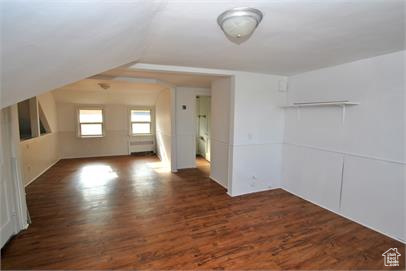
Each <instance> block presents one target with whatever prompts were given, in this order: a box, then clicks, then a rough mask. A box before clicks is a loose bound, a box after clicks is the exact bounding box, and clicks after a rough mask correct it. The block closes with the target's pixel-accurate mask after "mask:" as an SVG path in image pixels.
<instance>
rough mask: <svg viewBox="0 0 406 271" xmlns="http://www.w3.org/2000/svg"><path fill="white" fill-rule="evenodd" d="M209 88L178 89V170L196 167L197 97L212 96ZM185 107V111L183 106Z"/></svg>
mask: <svg viewBox="0 0 406 271" xmlns="http://www.w3.org/2000/svg"><path fill="white" fill-rule="evenodd" d="M210 93H211V92H210V89H207V88H191V87H177V88H176V138H177V142H178V144H177V168H178V169H182V168H193V167H196V96H198V95H202V96H210ZM183 105H185V106H186V109H185V110H184V109H183V108H182V106H183Z"/></svg>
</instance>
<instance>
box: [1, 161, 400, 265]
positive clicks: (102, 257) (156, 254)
mask: <svg viewBox="0 0 406 271" xmlns="http://www.w3.org/2000/svg"><path fill="white" fill-rule="evenodd" d="M27 203H28V206H29V210H30V214H31V217H32V222H33V223H32V225H30V227H29V228H28V230H26V231H24V232H22V233H20V234H19V235H18V236H16V237H15V238H13V239H12V240H11V241H10V242H9V243H8V244H7V245H6V247H5V248H3V249H2V255H1V260H2V261H1V267H2V269H99V270H100V269H161V270H168V269H171V270H173V269H183V270H185V269H261V270H264V269H266V270H269V269H273V270H281V269H307V270H309V269H360V270H361V269H362V270H365V269H371V270H372V269H373V270H382V269H390V268H387V267H385V266H384V265H383V263H384V262H383V257H382V255H381V254H382V253H383V252H385V251H386V250H387V249H389V248H392V247H397V248H398V249H399V252H400V253H401V254H402V256H401V264H402V265H401V266H400V267H398V268H392V269H404V268H405V265H404V259H405V258H404V255H405V245H404V244H401V243H400V242H397V241H395V240H392V239H390V238H388V237H386V236H383V235H381V234H379V233H377V232H374V231H372V230H369V229H367V228H365V227H363V226H361V225H358V224H356V223H354V222H352V221H349V220H347V219H345V218H342V217H340V216H338V215H336V214H334V213H331V212H329V211H327V210H324V209H322V208H320V207H318V206H316V205H314V204H311V203H309V202H306V201H304V200H302V199H300V198H298V197H296V196H294V195H291V194H289V193H288V192H285V191H283V190H281V189H276V190H272V191H266V192H261V193H255V194H249V195H244V196H239V197H234V198H231V197H229V196H228V195H227V194H226V190H225V189H224V188H223V187H221V186H220V185H218V184H217V183H215V182H214V181H212V180H210V178H209V165H208V163H207V162H206V161H205V160H204V159H199V160H198V167H197V168H196V169H186V170H181V171H179V172H177V173H171V172H168V171H166V170H165V169H164V168H161V167H160V163H159V160H158V159H157V158H156V157H153V156H152V157H133V156H120V157H107V158H89V159H71V160H62V161H60V162H59V163H57V164H56V165H55V166H53V167H52V168H51V169H50V170H48V171H47V172H45V173H44V174H43V175H41V176H40V177H39V178H38V180H36V181H35V182H34V183H32V184H31V185H30V186H28V188H27Z"/></svg>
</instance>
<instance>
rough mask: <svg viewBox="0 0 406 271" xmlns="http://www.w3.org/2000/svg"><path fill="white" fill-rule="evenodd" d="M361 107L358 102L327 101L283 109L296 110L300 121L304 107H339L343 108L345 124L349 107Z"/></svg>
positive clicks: (304, 103) (287, 106)
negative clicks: (346, 111)
mask: <svg viewBox="0 0 406 271" xmlns="http://www.w3.org/2000/svg"><path fill="white" fill-rule="evenodd" d="M354 105H359V103H356V102H350V101H325V102H296V103H293V104H291V105H284V106H281V107H282V108H296V110H297V111H296V112H297V116H298V119H300V108H302V107H331V106H338V107H341V112H342V122H343V123H344V122H345V109H346V107H347V106H354Z"/></svg>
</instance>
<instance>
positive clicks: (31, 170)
mask: <svg viewBox="0 0 406 271" xmlns="http://www.w3.org/2000/svg"><path fill="white" fill-rule="evenodd" d="M37 98H38V103H39V104H40V105H41V107H42V110H43V111H44V114H45V116H46V118H47V120H48V124H49V126H50V128H51V132H50V133H48V134H45V135H41V136H39V137H34V138H31V139H28V140H24V141H21V142H20V149H21V161H22V163H21V170H22V174H23V180H24V184H25V185H28V184H29V183H31V182H32V181H34V180H35V179H36V178H37V177H38V176H39V175H41V174H42V173H43V172H44V171H46V170H47V169H48V168H49V167H51V166H52V165H53V164H55V163H56V162H58V160H59V159H60V153H59V150H58V126H57V113H56V104H55V100H54V97H53V95H52V93H51V92H47V93H45V94H43V95H41V96H38V97H37Z"/></svg>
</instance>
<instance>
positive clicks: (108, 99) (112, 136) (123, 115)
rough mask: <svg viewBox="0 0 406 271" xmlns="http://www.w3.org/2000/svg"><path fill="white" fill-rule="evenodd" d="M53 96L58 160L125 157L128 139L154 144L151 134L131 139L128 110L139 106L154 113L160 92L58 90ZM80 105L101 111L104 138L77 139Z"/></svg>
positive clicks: (127, 151)
mask: <svg viewBox="0 0 406 271" xmlns="http://www.w3.org/2000/svg"><path fill="white" fill-rule="evenodd" d="M53 94H54V96H55V98H56V101H57V117H58V127H59V151H60V155H61V158H78V157H97V156H113V155H128V154H129V149H128V144H129V143H128V142H129V140H131V141H154V135H151V136H143V137H138V136H137V137H130V130H129V129H130V127H129V121H130V120H129V110H130V109H131V108H141V107H145V108H151V109H152V110H153V108H154V104H155V99H156V97H157V96H158V94H159V91H156V90H147V91H146V90H135V89H128V90H114V91H113V90H106V91H92V90H81V91H79V90H71V89H60V90H56V91H54V92H53ZM80 106H100V107H102V108H103V109H104V117H105V120H104V132H105V136H104V137H100V138H81V137H78V132H77V129H78V126H77V109H78V108H79V107H80ZM153 132H154V129H153Z"/></svg>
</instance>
